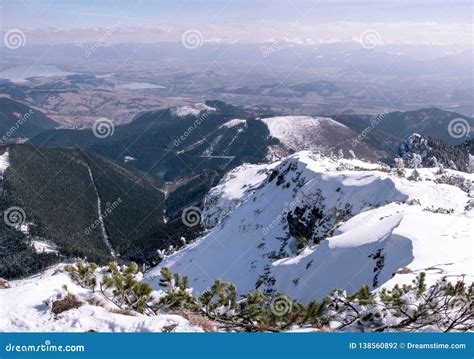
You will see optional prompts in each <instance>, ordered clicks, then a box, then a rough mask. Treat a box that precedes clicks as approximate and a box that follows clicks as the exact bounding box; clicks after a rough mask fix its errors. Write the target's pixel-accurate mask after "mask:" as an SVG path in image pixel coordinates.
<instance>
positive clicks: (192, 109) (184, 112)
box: [172, 103, 216, 117]
mask: <svg viewBox="0 0 474 359" xmlns="http://www.w3.org/2000/svg"><path fill="white" fill-rule="evenodd" d="M215 110H216V109H215V108H214V107H210V106H207V105H206V104H204V103H196V104H194V105H186V106H179V107H173V108H172V112H173V114H174V115H175V116H178V117H185V116H190V115H192V116H199V114H200V113H201V112H203V111H206V112H212V111H215Z"/></svg>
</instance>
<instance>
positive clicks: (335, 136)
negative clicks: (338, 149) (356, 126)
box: [261, 116, 353, 151]
mask: <svg viewBox="0 0 474 359" xmlns="http://www.w3.org/2000/svg"><path fill="white" fill-rule="evenodd" d="M261 121H262V122H263V123H265V124H266V125H267V127H268V130H269V131H270V135H271V136H272V137H275V138H277V139H278V140H279V141H280V142H281V143H282V144H283V145H285V146H286V147H287V148H290V149H293V150H295V151H301V150H309V149H318V148H322V147H327V146H334V145H337V144H339V143H342V142H344V141H346V140H348V139H349V138H351V137H352V135H353V132H352V130H350V129H349V128H348V127H347V126H345V125H343V124H341V123H339V122H337V121H334V120H333V119H330V118H327V117H309V116H277V117H269V118H263V119H261ZM328 141H329V142H328Z"/></svg>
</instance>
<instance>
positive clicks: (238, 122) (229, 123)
mask: <svg viewBox="0 0 474 359" xmlns="http://www.w3.org/2000/svg"><path fill="white" fill-rule="evenodd" d="M240 125H245V126H246V125H247V120H241V119H238V118H234V119H233V120H230V121H227V122H226V123H224V124H223V125H221V126H220V127H226V128H232V127H236V126H240Z"/></svg>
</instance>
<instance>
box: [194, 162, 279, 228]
mask: <svg viewBox="0 0 474 359" xmlns="http://www.w3.org/2000/svg"><path fill="white" fill-rule="evenodd" d="M276 164H277V163H275V165H276ZM271 168H272V166H271V165H270V166H269V165H268V164H261V165H253V164H244V165H242V166H240V167H237V168H235V169H233V170H231V171H230V172H229V173H227V174H226V175H225V176H224V178H223V179H222V180H221V181H220V182H219V184H218V185H217V186H215V187H214V188H212V189H211V190H210V191H209V193H208V194H207V196H206V198H205V204H204V210H203V222H204V225H205V226H206V227H208V228H211V227H214V226H215V225H217V224H219V223H221V222H222V220H223V219H224V218H225V217H226V216H227V215H229V214H230V213H232V211H233V210H234V209H235V207H237V206H238V205H239V204H240V203H241V202H242V201H244V200H245V198H246V197H247V196H250V195H251V194H252V193H254V192H255V190H256V189H257V188H258V187H259V186H260V185H261V184H262V182H263V181H265V180H266V179H267V177H268V175H269V172H270V170H271Z"/></svg>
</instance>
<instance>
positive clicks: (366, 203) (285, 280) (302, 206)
mask: <svg viewBox="0 0 474 359" xmlns="http://www.w3.org/2000/svg"><path fill="white" fill-rule="evenodd" d="M272 170H275V171H276V172H275V173H274V175H272V177H273V179H272V180H271V181H270V178H263V177H264V174H266V173H271V172H272ZM417 171H418V172H419V174H420V177H421V178H422V179H423V180H421V181H410V180H408V179H407V178H405V177H403V176H399V175H396V174H395V173H394V172H393V171H390V170H389V169H388V168H387V166H384V165H378V164H374V163H366V162H363V161H360V160H348V159H331V158H328V157H322V156H320V155H316V154H313V153H311V152H307V151H302V152H299V153H296V154H294V155H292V156H290V157H288V158H286V159H284V160H282V161H280V162H278V163H276V164H272V165H270V166H268V168H267V169H266V168H265V166H264V165H262V166H249V165H245V166H243V167H241V168H238V169H236V170H234V171H233V172H231V173H230V174H229V175H228V176H227V177H226V178H225V179H224V180H223V182H221V183H220V184H219V185H218V186H217V187H216V188H214V189H213V190H212V191H211V193H210V195H209V197H208V198H210V197H213V196H214V198H219V196H220V197H221V198H220V199H217V200H216V201H215V203H216V204H215V207H214V209H212V207H211V206H209V207H208V208H206V210H205V212H204V213H205V214H207V215H209V217H210V218H214V222H212V223H211V224H213V225H216V224H218V223H220V225H217V226H215V227H214V228H212V229H210V230H209V231H207V232H206V233H205V234H204V235H203V236H202V237H201V238H199V239H198V240H196V241H195V242H193V243H191V244H189V245H188V246H186V247H185V248H184V249H182V250H180V251H177V252H176V253H174V254H173V255H171V256H168V257H165V258H164V260H163V261H162V262H161V263H160V265H159V266H158V267H156V268H154V269H153V270H151V271H150V272H149V273H148V274H147V276H146V277H145V280H146V281H147V282H149V283H150V284H151V285H152V286H153V287H155V288H158V281H159V278H160V275H159V271H160V268H161V267H169V268H170V269H171V271H173V272H178V273H181V274H182V275H188V276H189V277H190V286H191V287H193V289H194V291H195V292H198V293H199V292H202V291H203V290H205V289H207V288H208V287H209V286H211V285H212V284H213V282H214V280H215V279H223V280H229V281H232V282H234V283H235V284H236V285H237V288H238V291H239V293H241V294H246V293H248V292H250V291H253V290H255V289H256V288H258V289H260V290H263V291H267V292H277V291H279V292H283V293H285V294H287V295H290V296H292V297H293V298H295V299H298V300H302V301H305V302H307V301H309V300H311V299H320V298H322V297H323V296H325V295H327V294H328V293H330V292H331V290H332V289H334V288H341V289H345V290H347V291H348V292H353V291H356V290H358V289H359V288H360V286H361V285H363V284H369V285H370V286H371V288H372V289H373V290H378V289H379V288H381V287H383V286H390V287H391V286H393V285H394V284H395V283H406V282H410V281H411V280H412V279H413V278H414V277H415V276H416V275H417V274H419V273H420V272H421V271H425V272H426V273H427V281H428V282H430V283H431V282H434V281H435V280H436V279H438V278H440V277H442V276H448V278H450V277H451V276H452V277H453V278H455V277H456V278H458V277H457V276H459V275H464V276H465V280H466V281H467V282H471V281H472V278H473V275H474V273H473V266H472V253H473V251H472V249H473V244H472V243H473V242H472V241H473V239H474V238H473V236H472V233H474V231H473V229H474V228H473V222H474V221H473V217H474V211H473V210H472V209H469V208H470V207H469V203H470V201H471V200H472V198H471V197H470V196H472V193H471V194H469V193H467V192H466V191H463V190H461V189H460V188H458V187H457V186H454V185H448V184H442V183H436V182H435V180H437V178H438V175H437V173H436V171H437V169H434V168H429V169H428V168H426V169H424V168H419V169H418V170H417ZM449 173H451V174H455V175H457V176H463V177H464V178H465V180H466V181H470V182H471V183H472V180H473V179H474V177H473V175H472V174H466V173H461V172H456V171H450V172H449ZM256 174H259V176H256ZM260 176H261V177H260ZM408 176H409V173H407V175H406V177H408ZM245 183H247V184H248V185H249V190H247V189H246V187H245V186H244V185H243V184H245ZM312 211H316V213H317V214H318V211H319V217H318V219H317V220H316V222H313V223H311V222H310V219H311V217H312V215H311V214H312ZM219 212H222V213H223V215H221V214H219ZM229 213H230V214H229ZM289 215H291V217H292V218H296V219H298V220H299V221H300V222H305V223H306V229H308V228H309V229H310V230H312V233H311V234H306V235H307V236H309V237H310V238H311V239H313V240H314V241H315V243H317V242H318V241H320V242H319V244H312V245H311V246H308V247H306V248H305V249H304V250H303V251H302V252H299V251H298V250H297V248H296V243H297V242H296V239H295V238H294V237H293V235H292V234H291V233H290V226H289V222H288V220H287V217H288V216H289ZM316 217H317V216H316ZM294 233H299V232H298V231H296V232H295V231H293V234H294ZM312 243H313V242H312ZM381 257H383V260H382V263H380V262H381V260H380V258H381ZM401 269H404V270H403V273H406V272H409V273H406V274H403V273H401V272H400V273H397V272H399V271H400V270H401Z"/></svg>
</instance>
